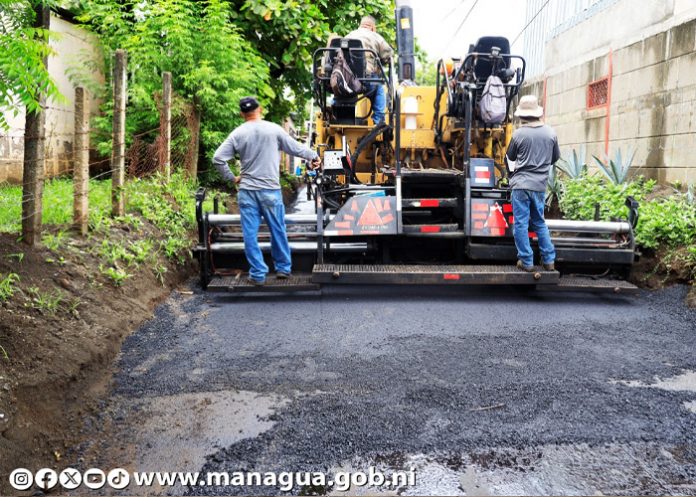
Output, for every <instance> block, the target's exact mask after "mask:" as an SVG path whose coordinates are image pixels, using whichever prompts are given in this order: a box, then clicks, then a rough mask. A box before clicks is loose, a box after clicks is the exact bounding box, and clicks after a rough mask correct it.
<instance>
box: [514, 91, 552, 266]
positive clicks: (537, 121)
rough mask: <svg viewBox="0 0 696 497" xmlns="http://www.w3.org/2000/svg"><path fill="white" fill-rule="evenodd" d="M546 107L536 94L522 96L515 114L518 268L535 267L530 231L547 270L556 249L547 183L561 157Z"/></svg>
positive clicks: (515, 196) (515, 224) (515, 198)
mask: <svg viewBox="0 0 696 497" xmlns="http://www.w3.org/2000/svg"><path fill="white" fill-rule="evenodd" d="M543 114H544V109H543V108H542V107H540V106H539V102H538V101H537V98H536V97H535V96H534V95H526V96H524V97H522V98H521V99H520V103H519V105H518V106H517V110H516V111H515V116H516V117H519V118H520V126H519V128H518V129H516V130H515V132H514V133H513V134H512V140H511V141H510V145H509V146H508V150H507V154H506V157H507V163H508V169H509V170H510V174H511V176H510V187H511V188H512V212H513V216H514V219H515V223H514V227H513V234H514V236H515V245H516V247H517V267H518V268H519V269H521V270H523V271H533V270H534V253H533V252H532V246H531V244H530V243H529V232H530V231H533V232H534V233H536V237H537V240H538V241H539V251H540V252H541V262H542V264H543V267H544V269H545V270H547V271H553V270H554V269H555V268H554V261H555V259H556V252H555V249H554V247H553V243H551V234H550V233H549V228H548V227H547V226H546V221H545V220H544V207H545V205H546V202H545V201H546V185H547V184H548V181H549V171H550V170H551V167H553V164H555V163H556V161H557V160H558V159H559V158H560V157H561V152H560V149H559V147H558V137H557V136H556V132H555V131H554V130H553V128H551V126H548V125H546V124H544V122H543V121H542V120H541V117H542V116H543Z"/></svg>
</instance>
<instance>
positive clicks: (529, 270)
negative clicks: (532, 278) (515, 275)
mask: <svg viewBox="0 0 696 497" xmlns="http://www.w3.org/2000/svg"><path fill="white" fill-rule="evenodd" d="M517 269H519V270H521V271H525V272H527V273H533V272H534V266H525V265H524V263H523V262H522V261H519V260H518V261H517Z"/></svg>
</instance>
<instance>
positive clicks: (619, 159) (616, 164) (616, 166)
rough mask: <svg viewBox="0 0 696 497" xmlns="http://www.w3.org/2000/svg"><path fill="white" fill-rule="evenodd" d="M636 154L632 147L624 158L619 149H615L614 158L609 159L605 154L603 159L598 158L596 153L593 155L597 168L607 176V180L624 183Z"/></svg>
mask: <svg viewBox="0 0 696 497" xmlns="http://www.w3.org/2000/svg"><path fill="white" fill-rule="evenodd" d="M635 156H636V150H635V149H633V150H632V151H631V152H629V154H628V156H627V157H626V158H625V159H624V157H623V156H622V155H621V149H620V148H619V149H617V150H616V155H615V156H614V159H613V160H612V159H610V158H609V157H608V156H607V155H605V156H604V160H603V161H602V160H600V159H599V158H597V156H596V155H593V156H592V157H594V160H595V162H596V163H597V166H598V167H599V170H600V171H602V173H603V174H604V176H606V177H607V179H608V180H609V181H611V182H612V183H614V184H615V185H622V184H624V183H626V180H627V179H628V172H629V169H631V166H632V165H633V159H634V158H635Z"/></svg>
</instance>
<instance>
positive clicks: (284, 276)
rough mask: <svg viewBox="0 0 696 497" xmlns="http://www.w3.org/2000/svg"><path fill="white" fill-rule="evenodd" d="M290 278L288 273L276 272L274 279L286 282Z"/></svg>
mask: <svg viewBox="0 0 696 497" xmlns="http://www.w3.org/2000/svg"><path fill="white" fill-rule="evenodd" d="M290 276H291V275H290V273H285V272H283V271H278V272H277V273H276V279H278V280H287V279H288V278H289V277H290Z"/></svg>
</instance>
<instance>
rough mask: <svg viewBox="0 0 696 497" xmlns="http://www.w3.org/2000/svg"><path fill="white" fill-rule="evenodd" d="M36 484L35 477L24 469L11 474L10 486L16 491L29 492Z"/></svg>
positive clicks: (18, 469)
mask: <svg viewBox="0 0 696 497" xmlns="http://www.w3.org/2000/svg"><path fill="white" fill-rule="evenodd" d="M33 484H34V475H32V474H31V471H29V470H28V469H24V468H17V469H15V470H14V471H13V472H12V473H10V485H12V488H14V489H15V490H27V489H29V488H30V487H31V486H32V485H33Z"/></svg>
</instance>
